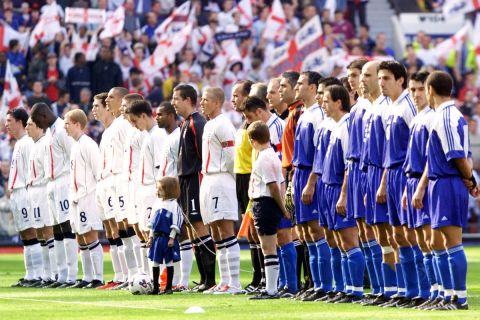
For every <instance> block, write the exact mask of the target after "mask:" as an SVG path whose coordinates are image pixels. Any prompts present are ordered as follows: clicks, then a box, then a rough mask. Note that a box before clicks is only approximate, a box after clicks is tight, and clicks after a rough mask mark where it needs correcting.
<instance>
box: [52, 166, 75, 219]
mask: <svg viewBox="0 0 480 320" xmlns="http://www.w3.org/2000/svg"><path fill="white" fill-rule="evenodd" d="M69 185H70V176H69V175H68V174H64V175H62V176H60V177H58V178H57V179H55V180H53V181H50V182H48V183H47V197H48V211H49V213H50V219H52V222H53V224H60V223H63V222H65V221H68V220H70V215H69V214H68V209H69V208H70V203H69V201H68V190H69V189H70V188H69Z"/></svg>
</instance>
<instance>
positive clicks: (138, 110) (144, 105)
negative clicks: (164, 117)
mask: <svg viewBox="0 0 480 320" xmlns="http://www.w3.org/2000/svg"><path fill="white" fill-rule="evenodd" d="M127 113H128V114H133V115H134V116H137V117H139V116H141V115H142V114H143V113H144V114H146V115H147V116H149V117H151V116H152V114H153V111H152V105H151V104H150V102H148V101H147V100H136V101H133V102H132V105H131V106H130V108H128V110H127Z"/></svg>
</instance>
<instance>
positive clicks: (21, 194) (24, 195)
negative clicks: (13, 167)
mask: <svg viewBox="0 0 480 320" xmlns="http://www.w3.org/2000/svg"><path fill="white" fill-rule="evenodd" d="M10 208H11V209H12V213H13V220H14V221H15V229H16V230H17V231H18V232H20V231H24V230H27V229H30V228H34V227H35V221H34V218H33V212H32V210H31V209H30V208H31V207H30V202H29V201H28V192H27V189H26V188H19V189H14V190H13V191H12V194H11V195H10Z"/></svg>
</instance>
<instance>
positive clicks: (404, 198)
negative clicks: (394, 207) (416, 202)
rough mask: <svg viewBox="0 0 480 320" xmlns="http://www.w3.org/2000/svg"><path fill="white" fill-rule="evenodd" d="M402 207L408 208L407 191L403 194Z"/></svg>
mask: <svg viewBox="0 0 480 320" xmlns="http://www.w3.org/2000/svg"><path fill="white" fill-rule="evenodd" d="M402 208H403V209H407V193H406V192H405V191H403V195H402Z"/></svg>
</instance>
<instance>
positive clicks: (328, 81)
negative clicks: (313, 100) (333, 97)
mask: <svg viewBox="0 0 480 320" xmlns="http://www.w3.org/2000/svg"><path fill="white" fill-rule="evenodd" d="M321 84H323V85H324V86H325V87H328V86H331V85H334V84H338V85H339V86H341V85H342V82H340V80H338V79H337V78H334V77H326V78H323V79H320V80H319V81H318V85H321Z"/></svg>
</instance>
